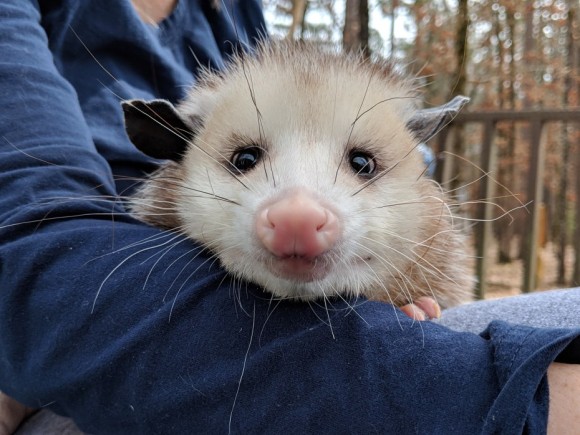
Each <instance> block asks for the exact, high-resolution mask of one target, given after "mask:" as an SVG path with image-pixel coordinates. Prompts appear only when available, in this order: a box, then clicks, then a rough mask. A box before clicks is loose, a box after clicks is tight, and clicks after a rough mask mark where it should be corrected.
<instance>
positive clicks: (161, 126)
mask: <svg viewBox="0 0 580 435" xmlns="http://www.w3.org/2000/svg"><path fill="white" fill-rule="evenodd" d="M121 105H122V107H123V113H124V115H125V130H126V131H127V135H128V136H129V139H131V142H133V144H134V145H135V146H136V147H137V148H138V149H139V150H141V151H142V152H144V153H145V154H147V155H148V156H150V157H154V158H156V159H167V160H174V161H176V162H178V161H180V160H181V159H182V158H183V155H184V154H185V150H186V149H187V145H188V143H189V141H190V139H191V138H192V137H193V134H194V133H193V130H192V129H191V128H190V127H189V126H188V125H187V124H185V122H184V121H183V119H181V116H179V113H178V112H177V110H175V107H173V105H172V104H171V103H170V102H169V101H165V100H152V101H144V100H129V101H123V102H122V103H121Z"/></svg>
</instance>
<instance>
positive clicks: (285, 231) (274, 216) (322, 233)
mask: <svg viewBox="0 0 580 435" xmlns="http://www.w3.org/2000/svg"><path fill="white" fill-rule="evenodd" d="M339 231H340V225H339V221H338V218H337V217H336V215H335V214H334V213H333V212H332V211H331V210H329V209H328V208H326V207H324V206H323V205H322V204H320V202H318V201H317V200H316V199H314V198H312V197H310V196H309V195H308V194H306V193H304V192H296V193H293V194H290V195H288V196H285V197H283V198H281V199H280V200H278V201H276V202H274V203H272V204H269V205H268V206H267V207H266V208H264V209H263V210H261V211H260V213H258V216H257V219H256V232H257V235H258V238H259V239H260V241H261V242H262V244H263V245H264V247H266V249H268V250H269V251H270V252H271V253H272V254H274V255H275V256H277V257H282V258H284V257H302V258H308V259H313V258H315V257H317V256H319V255H321V254H323V253H324V252H326V251H328V250H329V249H330V248H332V246H333V245H334V243H335V242H336V240H337V239H338V236H339Z"/></svg>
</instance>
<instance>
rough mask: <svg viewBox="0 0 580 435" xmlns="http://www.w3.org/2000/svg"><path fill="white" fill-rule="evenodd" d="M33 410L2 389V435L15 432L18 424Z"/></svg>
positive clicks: (0, 394)
mask: <svg viewBox="0 0 580 435" xmlns="http://www.w3.org/2000/svg"><path fill="white" fill-rule="evenodd" d="M32 412H33V409H31V408H28V407H26V406H24V405H22V404H21V403H20V402H17V401H16V400H14V399H13V398H11V397H8V396H7V395H6V394H4V393H3V392H1V391H0V435H4V434H6V435H9V434H11V433H13V432H14V431H15V430H16V428H17V427H18V425H20V423H21V422H22V420H24V419H25V418H26V417H27V416H29V415H30V414H31V413H32Z"/></svg>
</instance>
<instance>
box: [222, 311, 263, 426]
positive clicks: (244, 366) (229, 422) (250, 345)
mask: <svg viewBox="0 0 580 435" xmlns="http://www.w3.org/2000/svg"><path fill="white" fill-rule="evenodd" d="M255 327H256V302H254V309H253V312H252V330H251V332H250V342H249V343H248V348H247V349H246V354H245V356H244V363H243V364H242V373H241V374H240V379H239V380H238V388H237V389H236V395H235V396H234V403H232V409H231V411H230V418H229V421H228V434H231V433H232V418H233V416H234V408H235V407H236V402H237V400H238V395H239V394H240V388H241V387H242V379H243V378H244V373H245V372H246V363H247V361H248V356H249V355H250V350H251V348H252V342H253V340H254V329H255Z"/></svg>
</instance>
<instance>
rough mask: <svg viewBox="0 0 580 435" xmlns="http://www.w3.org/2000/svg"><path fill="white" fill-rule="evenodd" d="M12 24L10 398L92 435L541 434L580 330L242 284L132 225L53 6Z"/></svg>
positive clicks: (0, 376) (2, 350)
mask: <svg viewBox="0 0 580 435" xmlns="http://www.w3.org/2000/svg"><path fill="white" fill-rule="evenodd" d="M83 4H84V3H83ZM0 19H1V20H2V26H0V107H2V108H3V109H2V115H1V116H0V198H1V201H0V241H1V242H0V389H2V390H3V391H5V392H7V393H8V394H9V395H11V396H13V397H14V398H16V399H17V400H20V401H21V402H23V403H25V404H27V405H29V406H34V407H49V408H51V409H53V410H54V411H56V412H57V413H59V414H62V415H67V416H70V417H72V418H74V420H75V421H76V422H77V424H78V425H79V427H80V428H81V429H82V430H84V431H86V432H89V433H109V434H114V433H120V434H121V433H123V434H126V433H143V434H145V433H190V432H199V433H213V432H226V431H231V432H234V433H248V432H250V433H253V432H258V433H259V432H282V431H284V432H287V433H330V432H332V433H336V431H337V430H338V431H344V432H357V433H367V432H381V433H458V432H461V433H482V432H483V433H486V431H487V432H488V433H491V432H493V430H495V429H496V428H501V429H502V433H508V434H509V433H521V432H522V431H523V430H524V428H538V427H539V428H541V427H545V424H546V419H547V400H548V398H547V388H546V378H545V372H546V369H547V367H548V365H549V363H550V362H551V361H553V360H554V359H556V358H557V356H558V355H560V354H564V353H565V354H566V355H574V352H573V351H572V350H573V348H574V345H575V343H576V342H575V341H574V340H575V338H576V337H578V335H579V334H580V332H579V331H577V330H543V331H535V330H528V329H522V328H520V327H515V326H510V325H507V324H500V323H498V324H495V325H492V326H490V328H489V329H488V332H487V333H486V334H484V335H483V336H477V335H474V334H468V333H458V332H451V331H449V330H447V329H445V328H443V327H441V326H439V325H434V324H430V323H416V322H413V321H411V320H410V319H408V318H407V317H406V316H404V315H403V314H402V313H400V312H399V311H397V310H395V309H394V308H393V307H391V306H389V305H386V304H380V303H373V302H367V301H348V302H347V301H340V302H335V303H334V304H330V302H328V303H326V304H325V303H323V302H321V303H320V304H310V305H309V304H303V303H292V302H280V301H273V300H272V299H271V298H270V296H268V295H267V294H265V293H262V292H261V291H260V290H258V289H255V288H254V287H253V286H251V285H249V284H245V283H241V282H240V281H239V280H231V279H230V278H228V277H227V276H226V275H225V273H224V272H223V270H221V269H220V268H219V266H218V265H217V264H216V261H215V259H214V258H213V257H212V256H211V255H210V254H208V253H206V252H204V251H203V250H201V249H200V248H199V247H198V246H196V245H195V244H193V243H192V242H190V241H188V240H184V239H183V238H182V237H181V236H179V235H176V234H173V233H171V232H162V231H160V230H158V229H155V228H150V227H148V226H145V225H144V224H141V223H139V222H137V221H135V220H134V219H132V218H131V217H130V216H129V215H128V214H127V213H126V212H125V209H124V207H123V204H122V202H120V201H118V197H117V193H116V191H115V180H114V178H113V175H112V173H111V169H110V167H109V164H108V162H107V161H106V160H105V159H104V158H103V157H102V156H101V155H100V154H99V153H98V152H97V151H96V148H95V145H94V143H93V140H92V137H91V132H90V129H89V127H88V126H87V123H86V120H85V118H84V117H83V113H82V111H81V108H80V105H79V102H78V96H77V94H76V93H75V90H74V89H73V87H72V86H71V85H70V83H69V82H67V81H66V80H65V79H63V77H62V76H61V74H59V71H58V70H57V68H56V67H55V65H54V61H53V59H52V56H51V52H50V50H49V49H48V48H47V47H48V42H47V38H46V34H45V32H44V30H43V27H42V26H41V24H40V20H41V11H40V7H39V5H38V4H37V2H34V1H24V0H4V1H3V2H1V4H0ZM63 25H66V24H64V23H63ZM576 341H577V340H576ZM571 349H572V350H571ZM572 359H573V358H572ZM572 362H577V361H572Z"/></svg>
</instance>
